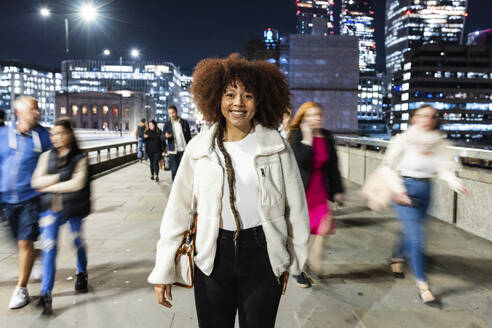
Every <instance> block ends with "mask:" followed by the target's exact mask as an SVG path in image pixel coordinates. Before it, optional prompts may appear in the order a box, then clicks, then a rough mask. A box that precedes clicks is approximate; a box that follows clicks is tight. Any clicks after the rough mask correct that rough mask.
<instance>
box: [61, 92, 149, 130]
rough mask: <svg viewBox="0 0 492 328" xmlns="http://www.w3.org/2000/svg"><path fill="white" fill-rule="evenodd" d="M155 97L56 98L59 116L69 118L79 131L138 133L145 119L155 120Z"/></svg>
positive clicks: (82, 95) (96, 95)
mask: <svg viewBox="0 0 492 328" xmlns="http://www.w3.org/2000/svg"><path fill="white" fill-rule="evenodd" d="M154 115H155V106H154V103H153V99H152V97H146V96H145V93H143V92H135V91H112V92H108V93H100V92H78V93H71V94H69V97H67V94H66V93H59V94H57V95H56V117H57V118H59V117H69V118H71V119H72V120H73V122H74V123H75V126H76V127H77V128H82V129H96V130H110V131H115V130H123V131H134V130H135V128H136V126H137V124H139V123H140V120H141V119H142V118H145V119H146V120H147V121H148V120H150V119H152V118H154Z"/></svg>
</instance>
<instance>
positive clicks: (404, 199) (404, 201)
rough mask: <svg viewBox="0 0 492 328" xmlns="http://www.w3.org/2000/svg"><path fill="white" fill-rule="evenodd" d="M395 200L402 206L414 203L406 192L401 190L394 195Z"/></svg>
mask: <svg viewBox="0 0 492 328" xmlns="http://www.w3.org/2000/svg"><path fill="white" fill-rule="evenodd" d="M393 200H394V201H395V202H396V203H397V204H400V205H402V206H410V205H412V201H411V200H410V197H408V194H407V193H406V192H401V193H398V194H394V195H393Z"/></svg>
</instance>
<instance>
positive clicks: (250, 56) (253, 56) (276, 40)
mask: <svg viewBox="0 0 492 328" xmlns="http://www.w3.org/2000/svg"><path fill="white" fill-rule="evenodd" d="M280 39H281V38H280V35H279V33H278V31H277V30H275V29H272V28H267V29H265V30H264V31H263V38H261V39H253V40H249V41H248V42H246V45H245V47H244V58H246V59H247V60H265V61H268V62H270V63H273V64H277V65H278V64H279V59H280Z"/></svg>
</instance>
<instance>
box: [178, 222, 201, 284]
mask: <svg viewBox="0 0 492 328" xmlns="http://www.w3.org/2000/svg"><path fill="white" fill-rule="evenodd" d="M197 219H198V215H197V214H195V220H194V223H193V226H192V227H190V229H188V231H186V232H185V234H184V236H183V241H182V242H181V245H179V248H178V251H177V252H176V257H175V258H174V263H175V268H176V282H175V283H174V285H177V286H181V287H185V288H192V287H193V280H194V279H193V278H194V276H193V272H194V267H195V262H194V259H193V258H194V255H195V238H196V223H197Z"/></svg>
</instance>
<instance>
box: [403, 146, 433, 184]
mask: <svg viewBox="0 0 492 328" xmlns="http://www.w3.org/2000/svg"><path fill="white" fill-rule="evenodd" d="M438 164H439V159H438V158H437V154H436V153H433V154H429V155H428V156H426V155H424V154H422V153H421V152H419V151H418V150H417V148H416V147H415V146H414V145H409V146H408V147H407V149H405V153H404V155H403V157H402V159H401V162H400V164H399V165H398V167H397V171H400V174H401V175H402V176H405V177H412V178H432V177H434V176H436V174H437V168H438Z"/></svg>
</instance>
